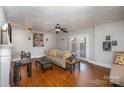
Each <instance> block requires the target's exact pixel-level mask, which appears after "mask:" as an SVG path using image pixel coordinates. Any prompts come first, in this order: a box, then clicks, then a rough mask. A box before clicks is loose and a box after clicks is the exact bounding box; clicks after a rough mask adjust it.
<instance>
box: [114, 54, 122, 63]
mask: <svg viewBox="0 0 124 93" xmlns="http://www.w3.org/2000/svg"><path fill="white" fill-rule="evenodd" d="M115 63H116V64H120V65H124V54H117V56H116V59H115Z"/></svg>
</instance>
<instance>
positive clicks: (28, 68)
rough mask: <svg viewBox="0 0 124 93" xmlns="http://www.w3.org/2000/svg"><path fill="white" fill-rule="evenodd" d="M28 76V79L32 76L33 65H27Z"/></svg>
mask: <svg viewBox="0 0 124 93" xmlns="http://www.w3.org/2000/svg"><path fill="white" fill-rule="evenodd" d="M27 75H28V77H31V76H32V64H27Z"/></svg>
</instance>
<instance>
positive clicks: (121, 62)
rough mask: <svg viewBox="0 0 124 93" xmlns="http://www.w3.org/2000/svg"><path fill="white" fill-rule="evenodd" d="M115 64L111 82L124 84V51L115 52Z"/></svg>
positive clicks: (111, 72) (111, 73)
mask: <svg viewBox="0 0 124 93" xmlns="http://www.w3.org/2000/svg"><path fill="white" fill-rule="evenodd" d="M113 61H114V64H113V65H112V67H111V71H110V76H109V79H110V82H111V83H113V84H117V85H120V86H124V52H120V51H115V52H114V60H113Z"/></svg>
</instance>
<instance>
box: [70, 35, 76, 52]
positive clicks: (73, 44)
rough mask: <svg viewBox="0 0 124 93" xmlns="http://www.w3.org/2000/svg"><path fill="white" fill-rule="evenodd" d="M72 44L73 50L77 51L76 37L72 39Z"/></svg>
mask: <svg viewBox="0 0 124 93" xmlns="http://www.w3.org/2000/svg"><path fill="white" fill-rule="evenodd" d="M71 45H72V52H74V53H76V37H75V38H73V39H72V41H71Z"/></svg>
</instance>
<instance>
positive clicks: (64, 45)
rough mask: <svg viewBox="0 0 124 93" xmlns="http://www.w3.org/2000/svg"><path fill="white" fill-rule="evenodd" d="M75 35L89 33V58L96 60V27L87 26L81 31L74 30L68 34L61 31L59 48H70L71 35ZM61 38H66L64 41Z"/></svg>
mask: <svg viewBox="0 0 124 93" xmlns="http://www.w3.org/2000/svg"><path fill="white" fill-rule="evenodd" d="M74 35H88V37H89V60H94V57H95V56H94V55H95V48H94V46H95V43H94V28H87V29H82V30H79V31H73V32H69V33H68V34H65V33H60V34H59V35H58V41H57V44H58V48H59V49H62V50H64V49H69V36H74ZM61 38H64V41H62V40H61Z"/></svg>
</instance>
